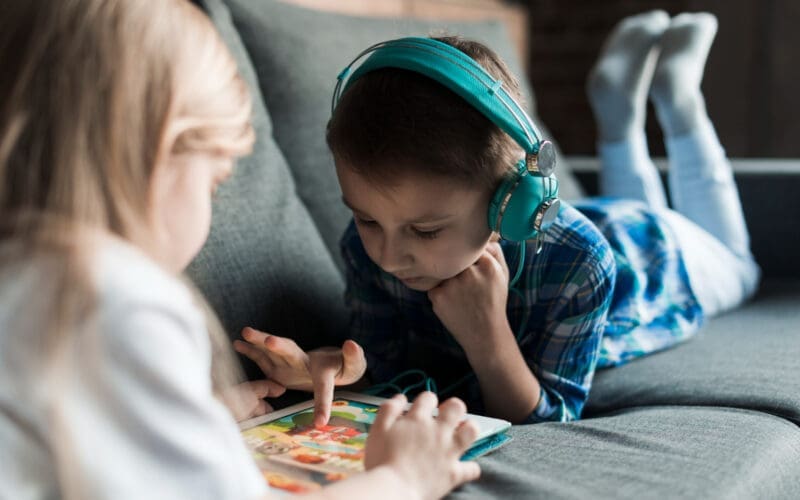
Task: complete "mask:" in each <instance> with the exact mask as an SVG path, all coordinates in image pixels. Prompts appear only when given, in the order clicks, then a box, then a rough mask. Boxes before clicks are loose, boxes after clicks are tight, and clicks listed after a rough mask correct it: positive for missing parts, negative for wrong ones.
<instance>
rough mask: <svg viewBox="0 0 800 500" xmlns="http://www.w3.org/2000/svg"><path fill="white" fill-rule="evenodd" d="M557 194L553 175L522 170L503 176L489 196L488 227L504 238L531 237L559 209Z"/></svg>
mask: <svg viewBox="0 0 800 500" xmlns="http://www.w3.org/2000/svg"><path fill="white" fill-rule="evenodd" d="M557 196H558V181H557V180H556V179H555V177H542V176H538V175H531V174H530V173H528V172H527V171H525V170H523V171H522V172H520V173H518V174H517V175H514V176H512V177H510V178H509V179H506V180H505V181H504V182H503V183H502V184H501V185H500V187H499V188H498V189H497V191H496V192H495V194H494V196H493V197H492V202H491V203H490V204H489V228H490V229H491V230H492V231H497V232H498V233H499V234H500V236H501V237H502V238H503V239H506V240H510V241H525V240H528V239H531V238H533V237H534V236H536V235H537V233H539V231H541V230H545V229H547V226H549V225H550V224H552V222H553V220H554V219H555V216H556V215H557V214H558V210H559V208H560V202H559V200H558V198H557Z"/></svg>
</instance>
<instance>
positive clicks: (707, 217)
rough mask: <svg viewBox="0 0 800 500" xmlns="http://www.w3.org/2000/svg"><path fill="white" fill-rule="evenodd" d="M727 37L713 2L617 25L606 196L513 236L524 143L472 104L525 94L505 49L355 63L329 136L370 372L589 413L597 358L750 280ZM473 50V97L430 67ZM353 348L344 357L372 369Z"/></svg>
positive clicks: (605, 107) (607, 110) (657, 345)
mask: <svg viewBox="0 0 800 500" xmlns="http://www.w3.org/2000/svg"><path fill="white" fill-rule="evenodd" d="M715 33H716V20H715V19H714V18H713V16H711V15H709V14H686V15H681V16H677V17H675V18H673V19H670V18H669V16H668V15H667V14H666V13H665V12H662V11H655V12H649V13H645V14H642V15H639V16H635V17H632V18H629V19H626V20H625V21H623V22H622V23H620V24H619V25H618V26H617V27H616V29H615V30H614V32H613V33H612V34H611V36H610V38H609V40H608V43H607V44H606V46H605V48H604V50H603V52H602V54H601V56H600V58H599V61H598V64H597V66H596V68H595V70H594V71H593V73H592V77H591V79H590V85H589V88H590V96H591V99H592V104H593V108H594V110H595V114H596V116H597V121H598V124H599V129H600V132H601V141H600V152H601V158H602V160H603V172H602V174H603V176H602V187H603V194H604V195H606V197H604V198H598V199H591V200H582V201H579V202H576V203H574V204H567V203H564V204H563V205H562V206H561V210H560V212H559V213H558V215H557V217H555V219H554V220H553V221H552V225H551V226H550V227H549V228H548V229H547V230H546V231H544V232H543V233H540V236H537V238H536V239H535V240H534V239H530V240H528V241H527V242H522V243H516V242H512V241H507V240H501V241H500V242H499V243H498V242H497V239H498V234H497V233H496V232H494V231H493V230H494V229H495V227H492V226H491V224H492V223H493V222H494V221H495V220H496V218H495V216H496V214H494V215H495V216H493V215H492V214H491V212H490V210H489V207H490V203H492V200H493V199H495V200H497V199H498V198H497V196H495V195H494V193H496V192H497V190H498V186H501V187H502V186H504V185H506V183H508V182H509V181H507V180H506V179H509V178H513V177H511V175H512V173H514V172H516V168H515V165H517V164H518V161H519V160H520V158H523V157H524V155H523V152H522V150H521V147H520V145H519V144H517V143H516V142H515V141H514V139H512V136H511V135H509V134H510V133H511V132H509V133H506V132H508V130H507V129H504V130H501V129H500V128H499V127H498V126H497V125H495V123H494V122H492V121H490V119H489V117H488V116H487V115H485V114H484V113H485V112H482V111H481V108H480V106H474V105H473V104H474V103H475V102H477V101H479V99H478V97H476V96H478V95H480V96H484V95H486V94H487V93H488V94H491V95H494V94H493V93H494V92H495V91H496V90H497V89H498V88H503V89H505V90H506V92H508V93H509V94H510V95H511V96H512V97H513V98H515V99H516V100H519V99H520V92H519V88H518V85H517V84H516V80H515V78H514V77H513V75H511V74H510V73H509V72H508V70H507V68H506V67H505V65H504V64H503V62H502V60H500V59H499V58H498V57H497V55H496V54H494V53H493V52H492V51H491V50H490V49H489V48H487V47H485V46H483V45H481V44H479V43H476V42H470V41H467V40H463V39H460V38H457V37H445V38H440V39H437V40H426V41H424V42H422V41H414V40H412V41H409V40H402V41H397V43H390V45H389V46H388V48H387V46H386V45H384V46H380V47H377V48H375V49H374V52H371V53H370V55H369V57H367V58H365V62H364V63H363V65H362V66H360V67H356V66H354V67H353V68H350V67H348V68H347V70H345V71H343V72H342V74H341V75H342V76H341V78H343V79H344V78H348V79H347V83H346V84H344V83H342V87H341V88H343V89H344V90H343V91H342V93H341V97H340V98H339V99H338V101H336V106H335V110H334V112H333V116H332V117H331V120H330V122H329V125H328V137H327V139H328V144H329V145H330V147H331V150H332V152H333V156H334V159H335V162H336V172H337V175H338V179H339V182H340V185H341V188H342V194H343V199H344V202H345V203H346V204H347V205H348V207H350V208H351V209H352V212H353V223H352V224H351V225H350V227H349V228H348V229H347V230H346V232H345V234H344V235H343V237H342V242H341V244H342V251H343V257H344V261H345V263H346V266H347V293H346V300H347V304H348V306H349V308H350V312H351V330H350V333H351V335H352V336H353V339H354V340H355V341H357V342H358V343H360V344H361V345H362V346H363V347H364V350H365V352H366V356H367V360H368V375H369V377H370V380H371V381H372V382H377V383H379V384H381V385H380V386H379V387H382V388H389V389H390V390H396V389H397V388H398V387H403V386H409V387H420V386H424V385H427V386H429V387H432V386H434V384H433V382H435V383H436V384H435V385H437V386H438V387H439V388H440V389H441V392H440V394H441V395H444V394H457V395H459V396H460V397H462V398H464V399H465V400H466V401H467V403H468V405H469V408H470V411H473V412H485V413H488V414H490V415H492V416H497V417H501V418H505V419H507V420H510V421H512V422H515V423H533V422H541V421H568V420H573V419H577V418H580V416H581V412H582V409H583V407H584V404H585V403H586V400H587V398H588V396H589V389H590V387H591V382H592V377H593V375H594V372H595V369H596V368H597V367H598V366H599V367H609V366H614V365H619V364H622V363H626V362H628V361H630V360H632V359H635V358H637V357H640V356H643V355H646V354H649V353H652V352H655V351H658V350H661V349H665V348H668V347H670V346H673V345H675V344H677V343H679V342H682V341H684V340H686V339H688V338H690V337H691V336H692V335H693V334H694V333H695V332H696V331H697V329H698V328H699V326H700V325H701V324H702V322H703V320H704V319H705V318H707V317H709V316H712V315H715V314H718V313H720V312H722V311H725V310H728V309H730V308H733V307H735V306H737V305H738V304H740V303H742V302H743V301H745V300H746V299H748V298H749V297H750V296H751V295H752V293H753V292H754V291H755V288H756V286H757V283H758V277H759V270H758V266H757V265H756V263H755V262H754V260H753V257H752V255H751V253H750V250H749V238H748V234H747V228H746V226H745V222H744V217H743V215H742V207H741V205H740V202H739V197H738V193H737V190H736V185H735V184H734V181H733V176H732V172H731V168H730V164H729V162H728V161H727V159H726V158H725V154H724V150H723V149H722V147H721V146H720V144H719V141H718V139H717V137H716V133H715V132H714V128H713V125H712V124H711V121H710V120H709V118H708V116H707V114H706V112H705V106H704V101H703V97H702V93H701V92H700V81H701V77H702V74H703V69H704V67H705V60H706V56H707V54H708V51H709V48H710V46H711V42H712V40H713V38H714V34H715ZM414 47H416V49H415V50H416V55H415V57H418V58H422V57H423V56H422V55H419V54H431V53H434V54H436V53H445V54H447V55H446V56H442V57H441V58H440V60H438V61H434V62H430V61H425V62H424V63H418V64H417V65H416V66H414V67H410V66H402V65H400V63H399V62H397V61H402V60H403V59H402V58H401V57H400V56H398V55H397V53H402V54H404V56H403V57H409V55H408V54H409V52H410V53H414V52H412V48H414ZM420 47H424V49H423V48H420ZM433 48H436V50H433ZM453 48H455V49H458V51H460V52H461V53H462V54H454V53H453ZM445 49H447V50H445ZM368 52H369V51H368ZM462 55H465V56H464V57H466V56H468V57H470V58H472V59H473V60H474V61H476V62H477V63H478V64H480V65H481V66H482V67H483V69H484V70H486V72H488V73H489V75H490V78H491V82H492V84H491V85H489V84H488V83H487V84H485V85H486V88H483V87H482V86H481V85H482V84H481V85H475V86H474V87H472V88H477V90H474V91H473V92H474V93H473V94H471V95H470V96H469V97H470V98H471V99H468V98H462V95H463V94H462V95H459V94H457V93H456V92H453V91H451V90H450V88H448V87H447V86H446V85H444V84H443V83H442V82H441V78H433V77H429V75H428V74H426V71H420V69H419V68H432V67H433V68H438V67H441V66H443V65H444V62H443V61H445V60H456V61H459V65H460V67H468V68H470V69H469V71H470V76H471V77H474V75H475V74H480V72H478V71H477V70H474V69H472V67H471V66H470V65H468V64H465V63H463V62H462V59H461V56H462ZM372 57H375V61H377V62H374V64H372V65H371V66H370V64H369V62H370V58H372ZM386 61H392V64H396V65H397V66H392V64H390V63H387V62H386ZM365 66H366V67H368V68H369V70H368V71H366V72H361V71H359V70H360V69H362V68H363V67H365ZM356 68H357V69H356ZM351 69H352V71H350V70H351ZM348 71H350V72H349V73H348ZM453 71H454V72H455V73H456V74H457V73H458V72H457V71H455V70H453ZM347 75H351V76H349V77H348V76H347ZM356 75H357V76H356ZM483 78H484V80H483V81H489V77H483ZM354 79H355V80H354ZM464 80H468V79H467V78H464ZM474 80H475V81H480V79H479V78H474ZM468 81H473V80H471V79H469V80H468ZM651 82H652V83H651ZM648 95H649V96H650V97H651V98H652V100H653V102H654V104H655V108H656V111H657V114H658V119H659V122H660V123H661V126H662V129H663V130H664V132H665V138H666V145H667V150H668V152H669V156H670V158H669V160H670V172H669V180H670V187H671V194H672V200H673V209H674V210H673V209H670V208H668V207H667V204H666V202H665V199H666V197H665V195H664V191H663V187H662V186H661V181H660V179H659V177H658V173H657V171H656V169H655V167H654V165H653V163H652V161H651V160H650V157H649V155H648V153H647V147H646V144H645V143H644V132H643V127H644V114H645V110H646V105H647V98H648ZM506 104H507V103H506ZM509 107H511V106H509ZM511 108H512V109H516V108H515V107H511ZM504 181H505V182H504ZM500 194H503V192H502V191H501V192H500ZM503 199H504V198H502V197H501V198H499V200H503ZM505 199H506V200H507V199H508V198H505ZM498 204H499V203H498ZM542 206H545V204H544V203H543V204H542ZM487 213H489V217H487ZM549 213H550V212H547V214H549ZM547 214H545V215H544V217H545V218H546V217H548V215H547ZM487 219H488V220H489V224H487ZM536 222H537V221H536V219H534V220H533V223H536ZM525 250H526V251H525ZM509 268H510V269H511V270H512V271H514V273H513V274H512V273H510V272H509ZM511 276H513V278H512V277H511ZM245 340H247V341H248V342H249V344H244V343H241V344H237V349H238V350H239V351H240V352H244V353H245V354H247V355H248V356H250V357H251V358H252V359H254V360H256V361H257V362H258V361H260V363H261V364H262V366H264V367H265V372H266V373H270V371H269V368H270V366H269V363H267V362H266V361H265V358H269V357H270V356H273V357H275V356H277V355H278V354H281V353H289V352H293V353H294V354H293V357H294V358H295V359H297V358H300V357H301V356H302V352H301V351H298V349H297V348H296V346H292V345H291V344H290V342H289V341H287V340H286V339H280V340H278V339H274V338H272V337H269V338H264V337H263V334H260V333H258V332H255V333H254V332H252V331H248V332H247V334H246V336H245ZM278 344H280V349H281V352H280V353H278V352H277V349H276V348H275V347H276V346H278ZM351 349H352V348H351ZM342 352H343V354H345V356H344V357H343V359H344V363H343V365H344V368H345V369H344V370H342V371H343V372H347V369H346V368H348V365H349V369H350V371H351V372H358V370H357V369H361V371H362V372H363V367H361V366H359V365H358V363H357V362H356V361H357V358H356V357H354V356H352V355H351V356H349V358H348V356H347V355H346V352H345V350H344V349H343V350H342ZM348 359H349V360H351V361H350V362H349V363H348ZM420 374H423V375H424V376H423V378H422V379H421V380H420V378H419V377H416V375H420ZM411 376H415V378H411ZM329 378H330V377H329ZM279 380H280V379H279ZM334 382H335V380H334ZM318 385H319V384H318ZM329 385H333V383H331V384H329ZM329 397H330V396H326V399H329ZM320 406H321V405H320Z"/></svg>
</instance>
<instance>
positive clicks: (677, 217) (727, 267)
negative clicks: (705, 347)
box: [599, 121, 761, 316]
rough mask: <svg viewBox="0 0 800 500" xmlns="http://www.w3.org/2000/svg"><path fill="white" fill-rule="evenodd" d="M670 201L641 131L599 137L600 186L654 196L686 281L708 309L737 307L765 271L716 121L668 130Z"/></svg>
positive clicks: (648, 199)
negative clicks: (674, 132) (685, 130)
mask: <svg viewBox="0 0 800 500" xmlns="http://www.w3.org/2000/svg"><path fill="white" fill-rule="evenodd" d="M666 148H667V154H668V156H669V175H668V180H669V188H670V195H671V199H672V205H673V209H670V208H669V207H667V203H666V197H665V196H664V187H663V185H662V183H661V178H660V177H659V174H658V171H657V169H656V167H655V165H654V164H653V162H652V160H651V159H650V155H649V153H648V150H647V142H646V139H645V137H644V133H643V132H642V133H641V135H637V136H634V137H631V138H630V139H629V140H626V141H621V142H615V143H600V144H599V153H600V159H601V161H602V164H603V166H602V171H601V175H600V188H601V192H602V193H601V194H603V195H604V196H616V197H624V198H634V199H639V200H642V201H644V202H645V203H647V204H649V205H650V206H651V207H652V209H653V210H654V211H656V212H658V213H660V214H661V215H662V216H663V217H664V220H665V221H666V222H667V224H668V225H669V226H670V227H671V228H672V230H673V231H674V233H675V237H676V239H677V241H678V243H679V244H680V248H681V252H682V255H683V258H684V262H685V265H686V271H687V273H688V275H689V283H690V285H691V287H692V290H693V291H694V293H695V296H696V297H697V300H698V302H699V303H700V305H701V307H702V308H703V312H704V313H705V314H706V315H707V316H714V315H716V314H719V313H721V312H724V311H726V310H729V309H732V308H734V307H736V306H738V305H739V304H741V303H742V302H744V301H745V300H747V299H748V298H750V297H751V296H752V295H753V293H755V291H756V288H757V287H758V282H759V279H760V275H761V271H760V269H759V267H758V265H757V264H756V263H755V260H754V259H753V256H752V254H751V253H750V236H749V235H748V232H747V226H746V224H745V220H744V214H743V213H742V205H741V202H740V200H739V192H738V189H737V188H736V184H735V182H734V179H733V171H732V169H731V165H730V162H729V161H728V158H727V157H726V156H725V150H724V149H723V148H722V146H721V145H720V143H719V139H718V138H717V134H716V132H715V131H714V127H713V125H712V124H711V122H709V121H707V122H705V123H703V124H702V125H701V126H699V127H697V128H696V129H695V130H693V131H692V132H690V133H689V134H686V135H682V136H679V137H667V138H666Z"/></svg>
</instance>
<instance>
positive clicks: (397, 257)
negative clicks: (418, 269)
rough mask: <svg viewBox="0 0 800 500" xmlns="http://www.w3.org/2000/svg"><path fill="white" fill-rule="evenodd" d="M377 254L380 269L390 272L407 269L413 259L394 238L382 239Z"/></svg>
mask: <svg viewBox="0 0 800 500" xmlns="http://www.w3.org/2000/svg"><path fill="white" fill-rule="evenodd" d="M379 255H380V262H379V263H378V264H379V265H380V267H381V269H383V270H384V271H386V272H387V273H390V274H394V273H397V272H398V271H402V270H404V269H407V268H408V266H409V264H411V262H413V260H414V259H413V258H412V257H411V254H410V253H409V252H408V251H407V250H406V248H405V246H404V245H402V244H401V243H400V242H398V241H397V239H395V238H392V239H389V238H386V239H384V240H383V244H382V245H381V249H380V254H379Z"/></svg>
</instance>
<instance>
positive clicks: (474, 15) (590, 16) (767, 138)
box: [282, 0, 800, 158]
mask: <svg viewBox="0 0 800 500" xmlns="http://www.w3.org/2000/svg"><path fill="white" fill-rule="evenodd" d="M282 1H286V2H289V3H294V4H298V5H302V6H305V7H310V8H314V9H320V10H327V11H332V12H339V13H345V14H351V15H357V16H364V15H366V16H379V17H392V18H403V17H410V18H428V19H433V20H462V21H465V20H485V19H487V18H493V19H497V20H500V21H502V22H503V23H504V24H505V25H506V27H507V29H508V31H509V34H510V35H511V38H512V39H513V41H514V43H515V45H516V46H517V48H518V51H519V54H520V60H521V61H523V63H524V65H525V67H526V73H527V77H528V79H529V80H530V83H531V84H532V86H533V89H534V91H535V94H536V99H537V107H538V114H539V115H540V117H541V119H542V121H543V123H544V124H545V125H546V126H547V127H548V128H549V129H550V131H551V132H552V134H553V137H554V138H555V139H556V141H557V142H558V143H559V144H560V145H561V148H562V149H563V151H564V153H566V154H568V155H581V156H583V155H589V156H591V155H594V154H595V150H596V148H595V126H594V119H593V117H592V114H591V110H590V108H589V104H588V101H587V99H586V93H585V90H584V87H585V82H586V76H587V75H588V73H589V70H590V69H591V67H592V64H593V63H594V61H595V59H596V57H597V54H598V53H599V51H600V48H601V46H602V43H603V41H604V40H605V38H606V36H607V35H608V34H609V32H610V31H611V29H612V28H613V27H614V25H615V24H616V23H617V22H619V20H621V19H622V18H624V17H626V16H629V15H632V14H637V13H640V12H644V11H647V10H652V9H663V10H666V11H667V12H668V13H670V14H672V15H674V14H677V13H679V12H685V11H692V12H697V11H708V12H711V13H713V14H715V15H716V16H717V18H718V19H719V33H718V34H717V38H716V40H715V42H714V45H713V47H712V48H711V53H710V56H709V60H708V64H707V66H706V74H705V78H704V80H703V91H704V93H705V96H706V103H707V107H708V112H709V115H710V116H711V119H712V120H713V122H714V125H715V126H716V128H717V132H718V133H719V135H720V139H721V141H722V144H723V145H724V146H725V148H726V150H727V152H728V155H729V156H731V157H740V158H800V140H798V138H800V92H798V89H797V87H798V85H797V83H796V82H798V81H800V57H798V52H800V0H282ZM445 25H446V23H445ZM650 111H651V112H650V113H649V118H648V124H647V132H648V140H649V143H650V149H651V154H652V155H653V156H663V155H664V146H663V144H662V140H661V132H660V130H659V128H658V126H657V124H656V122H655V119H654V117H653V112H652V107H651V109H650Z"/></svg>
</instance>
